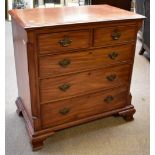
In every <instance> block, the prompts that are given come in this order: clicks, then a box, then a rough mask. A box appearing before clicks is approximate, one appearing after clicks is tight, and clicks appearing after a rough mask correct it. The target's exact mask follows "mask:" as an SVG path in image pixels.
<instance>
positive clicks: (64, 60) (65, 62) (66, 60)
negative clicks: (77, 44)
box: [59, 58, 71, 67]
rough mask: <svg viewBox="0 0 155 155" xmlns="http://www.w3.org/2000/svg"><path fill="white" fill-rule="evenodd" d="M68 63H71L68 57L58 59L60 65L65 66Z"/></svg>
mask: <svg viewBox="0 0 155 155" xmlns="http://www.w3.org/2000/svg"><path fill="white" fill-rule="evenodd" d="M70 63H71V61H70V59H67V58H65V59H63V60H61V61H59V65H60V66H61V67H67V66H68V65H69V64H70Z"/></svg>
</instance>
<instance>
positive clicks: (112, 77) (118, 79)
mask: <svg viewBox="0 0 155 155" xmlns="http://www.w3.org/2000/svg"><path fill="white" fill-rule="evenodd" d="M130 71H131V66H130V65H121V66H115V67H107V68H105V69H103V68H101V69H96V70H91V71H86V72H82V73H78V74H71V75H66V76H60V77H57V78H48V79H42V80H40V100H41V103H45V102H49V101H54V100H60V99H64V98H68V97H71V96H76V95H81V94H85V93H88V92H92V91H96V90H99V89H109V88H112V87H115V86H120V85H127V84H129V78H130Z"/></svg>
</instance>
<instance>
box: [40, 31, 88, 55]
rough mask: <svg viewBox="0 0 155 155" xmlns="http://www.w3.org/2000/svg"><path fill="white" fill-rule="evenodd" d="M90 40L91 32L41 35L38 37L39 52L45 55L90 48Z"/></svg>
mask: <svg viewBox="0 0 155 155" xmlns="http://www.w3.org/2000/svg"><path fill="white" fill-rule="evenodd" d="M89 38H90V33H89V30H79V31H68V32H59V33H49V34H40V35H39V36H38V44H39V52H40V54H44V53H56V52H59V51H68V50H74V49H81V48H88V47H89V43H90V41H89Z"/></svg>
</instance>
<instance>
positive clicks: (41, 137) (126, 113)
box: [15, 95, 136, 151]
mask: <svg viewBox="0 0 155 155" xmlns="http://www.w3.org/2000/svg"><path fill="white" fill-rule="evenodd" d="M15 103H16V106H17V111H16V112H17V114H18V115H19V116H23V118H24V120H25V123H26V129H27V131H28V135H29V137H30V143H31V146H32V149H33V151H36V150H39V149H41V148H42V147H43V144H44V141H45V140H46V139H47V138H48V137H50V136H52V135H53V134H54V133H55V132H56V131H59V130H62V129H65V128H69V127H72V126H76V125H80V124H83V123H87V122H90V121H93V120H97V119H101V118H104V117H108V116H121V117H123V118H124V119H125V120H126V121H131V120H133V115H134V113H135V112H136V110H135V109H134V106H133V105H131V104H130V103H131V95H129V98H128V103H127V105H126V106H125V107H123V108H119V109H115V110H112V111H109V112H105V113H101V114H97V115H94V116H90V117H87V118H84V119H81V120H77V121H74V122H69V123H66V124H61V125H58V126H55V127H52V128H48V129H42V130H40V131H34V128H33V125H32V124H31V122H30V119H29V117H28V114H27V112H26V110H25V107H24V105H23V103H22V100H21V98H20V97H18V98H17V100H16V102H15Z"/></svg>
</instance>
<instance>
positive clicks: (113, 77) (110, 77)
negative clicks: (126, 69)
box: [106, 74, 116, 81]
mask: <svg viewBox="0 0 155 155" xmlns="http://www.w3.org/2000/svg"><path fill="white" fill-rule="evenodd" d="M106 78H107V80H108V81H114V80H115V79H116V74H111V75H109V76H107V77H106Z"/></svg>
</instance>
